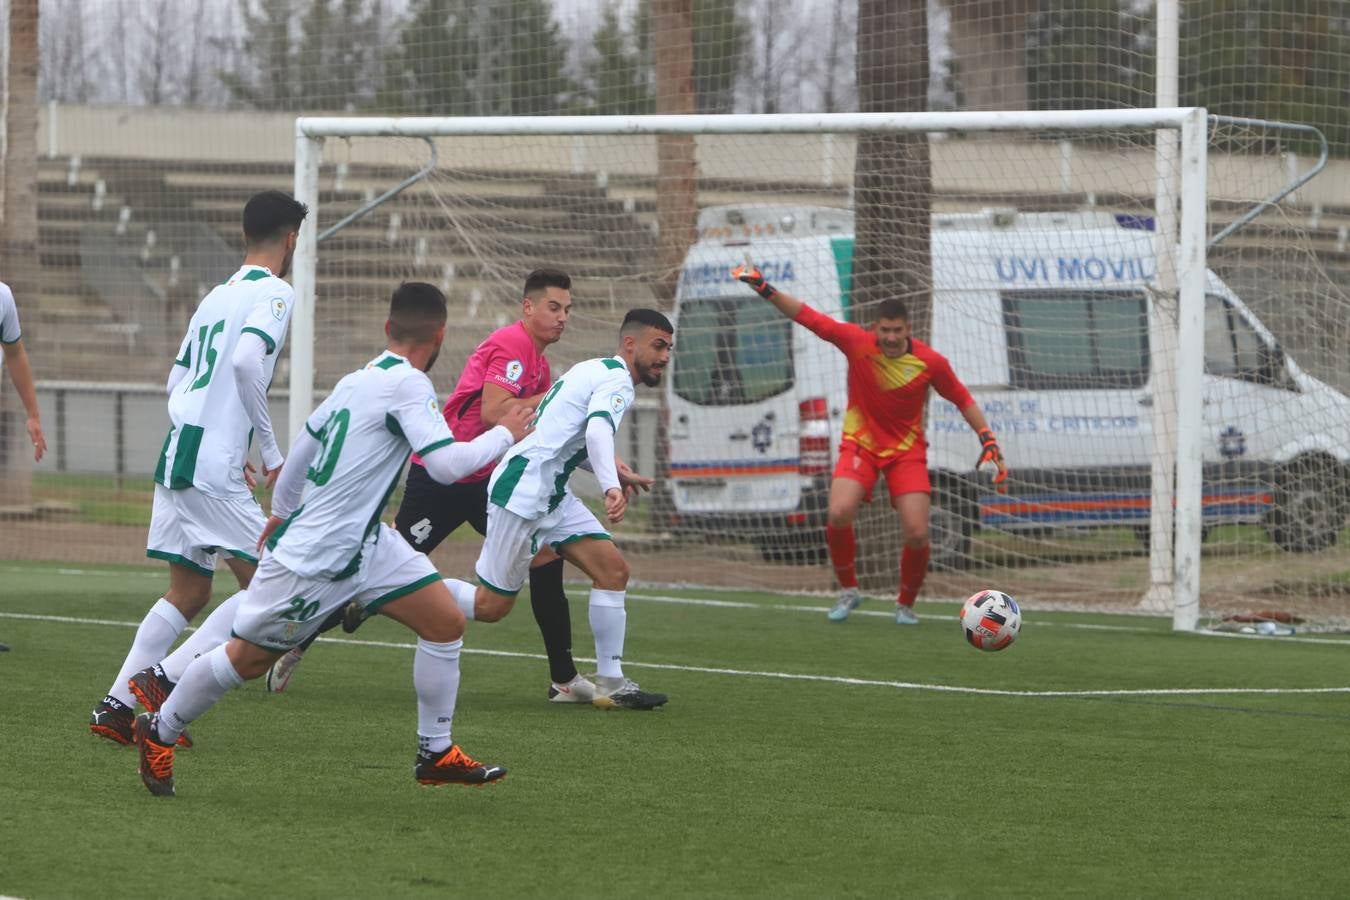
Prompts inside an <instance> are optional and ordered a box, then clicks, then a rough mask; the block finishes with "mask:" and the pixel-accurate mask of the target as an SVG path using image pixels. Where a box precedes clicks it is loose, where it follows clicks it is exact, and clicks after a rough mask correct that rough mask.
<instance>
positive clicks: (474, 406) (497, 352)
mask: <svg viewBox="0 0 1350 900" xmlns="http://www.w3.org/2000/svg"><path fill="white" fill-rule="evenodd" d="M550 382H551V379H550V378H549V369H548V360H547V359H545V358H544V354H542V353H540V352H539V351H538V350H536V349H534V341H533V340H532V339H531V338H530V335H529V332H527V331H526V330H525V324H524V323H523V322H516V323H515V324H514V325H507V326H506V327H505V328H498V329H497V330H496V331H494V332H492V334H490V335H488V336H487V338H486V339H484V341H483V343H481V344H479V345H478V347H477V348H476V349H475V350H474V351H473V353H471V354H470V355H469V359H468V361H466V362H465V363H464V371H463V372H461V373H460V375H459V383H458V384H456V385H455V389H454V390H453V391H451V393H450V398H449V399H448V400H446V401H445V421H446V424H447V425H449V426H450V433H451V434H453V435H454V436H455V440H457V441H471V440H473V439H474V438H476V437H478V436H479V435H480V434H482V433H483V432H484V431H487V429H486V428H485V427H484V426H483V417H482V413H483V385H485V384H493V385H496V386H497V387H500V388H503V389H505V390H506V391H508V392H510V394H511V395H512V396H513V397H532V396H534V395H535V394H539V393H542V392H543V391H545V390H547V388H548V386H549V384H550ZM413 461H414V462H419V463H420V460H419V459H417V457H413ZM492 468H493V466H491V465H489V466H487V467H486V468H484V469H481V470H480V471H477V472H474V473H473V474H472V475H470V476H469V477H468V478H465V479H463V480H464V481H482V480H483V479H484V478H487V477H488V476H489V475H491V474H492Z"/></svg>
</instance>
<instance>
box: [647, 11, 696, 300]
mask: <svg viewBox="0 0 1350 900" xmlns="http://www.w3.org/2000/svg"><path fill="white" fill-rule="evenodd" d="M652 25H653V29H652V30H653V32H654V35H655V45H656V48H655V49H656V112H657V113H658V114H665V115H689V114H692V113H693V112H694V111H695V109H696V108H697V107H696V101H697V99H698V98H697V97H696V96H695V92H694V9H693V2H692V0H654V2H653V3H652ZM656 153H657V170H656V171H657V176H656V177H657V189H656V221H657V225H658V227H659V228H660V230H661V234H660V238H661V277H660V279H659V281H658V282H657V284H656V285H655V286H654V290H655V291H656V293H657V296H659V297H660V298H661V299H662V300H665V301H669V300H671V299H672V298H673V297H674V296H675V286H676V284H677V283H678V282H679V279H680V266H681V264H682V263H683V262H684V256H685V254H686V253H687V252H688V251H689V247H690V245H691V244H693V242H694V238H695V237H696V232H697V225H698V199H697V195H698V168H697V160H696V156H695V146H694V136H693V135H692V134H666V135H659V136H658V137H657V139H656Z"/></svg>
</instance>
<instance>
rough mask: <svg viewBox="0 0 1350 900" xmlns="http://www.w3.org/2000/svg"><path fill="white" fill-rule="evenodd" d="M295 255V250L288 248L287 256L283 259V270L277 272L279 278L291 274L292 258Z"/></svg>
mask: <svg viewBox="0 0 1350 900" xmlns="http://www.w3.org/2000/svg"><path fill="white" fill-rule="evenodd" d="M294 257H295V250H294V249H292V250H288V251H287V252H286V258H285V259H283V260H282V261H281V271H280V272H278V273H277V277H278V278H285V277H286V276H287V275H289V274H291V260H292V259H293V258H294Z"/></svg>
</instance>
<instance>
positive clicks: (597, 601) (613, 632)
mask: <svg viewBox="0 0 1350 900" xmlns="http://www.w3.org/2000/svg"><path fill="white" fill-rule="evenodd" d="M626 593H627V592H626V591H602V590H600V589H599V588H592V589H591V602H590V619H591V633H592V634H594V635H595V661H596V664H597V666H598V668H599V674H600V677H601V678H622V677H623V638H624V632H625V630H626V629H627V627H628V612H627V611H626V610H625V609H624V608H623V601H624V595H625V594H626Z"/></svg>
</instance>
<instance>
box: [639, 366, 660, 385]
mask: <svg viewBox="0 0 1350 900" xmlns="http://www.w3.org/2000/svg"><path fill="white" fill-rule="evenodd" d="M637 370H638V380H639V381H641V382H642V383H643V384H644V385H646V386H647V387H656V386H658V385H659V384H660V383H661V372H662V370H661V369H651V368H649V367H647V366H644V365H641V364H638V366H637Z"/></svg>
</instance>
